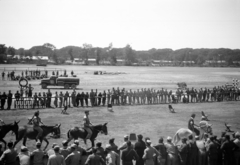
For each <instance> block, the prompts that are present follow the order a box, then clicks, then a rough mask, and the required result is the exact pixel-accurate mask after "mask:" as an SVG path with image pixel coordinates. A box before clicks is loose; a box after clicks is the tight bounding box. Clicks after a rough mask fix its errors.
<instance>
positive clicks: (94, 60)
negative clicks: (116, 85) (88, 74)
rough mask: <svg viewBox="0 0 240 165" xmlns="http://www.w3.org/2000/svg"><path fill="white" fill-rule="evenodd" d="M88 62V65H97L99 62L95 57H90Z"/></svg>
mask: <svg viewBox="0 0 240 165" xmlns="http://www.w3.org/2000/svg"><path fill="white" fill-rule="evenodd" d="M87 63H88V65H96V64H97V62H96V59H95V58H89V59H88V60H87Z"/></svg>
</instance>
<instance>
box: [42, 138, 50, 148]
mask: <svg viewBox="0 0 240 165" xmlns="http://www.w3.org/2000/svg"><path fill="white" fill-rule="evenodd" d="M43 140H44V141H45V142H46V143H47V145H46V147H45V148H44V149H43V150H46V148H47V147H48V144H49V142H48V140H47V139H46V138H43Z"/></svg>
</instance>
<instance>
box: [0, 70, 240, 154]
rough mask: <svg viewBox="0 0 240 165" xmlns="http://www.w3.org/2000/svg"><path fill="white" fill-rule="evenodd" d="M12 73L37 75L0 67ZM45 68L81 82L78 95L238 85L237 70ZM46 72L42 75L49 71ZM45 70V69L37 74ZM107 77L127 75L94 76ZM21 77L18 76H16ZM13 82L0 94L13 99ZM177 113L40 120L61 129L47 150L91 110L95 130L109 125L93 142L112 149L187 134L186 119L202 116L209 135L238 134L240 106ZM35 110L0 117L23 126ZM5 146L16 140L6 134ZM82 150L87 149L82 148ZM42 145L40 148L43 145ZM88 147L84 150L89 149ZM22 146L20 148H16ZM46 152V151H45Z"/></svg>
mask: <svg viewBox="0 0 240 165" xmlns="http://www.w3.org/2000/svg"><path fill="white" fill-rule="evenodd" d="M4 67H5V70H11V69H14V67H16V69H17V70H20V69H19V68H22V69H23V70H25V69H26V68H28V67H30V68H31V67H32V68H34V69H36V66H33V65H32V66H26V65H16V66H13V65H1V66H0V72H2V70H3V68H4ZM47 68H59V69H60V68H66V69H67V71H68V73H70V72H71V70H73V71H74V73H75V74H76V75H77V76H78V77H79V78H80V79H81V85H80V86H79V87H78V89H77V90H79V91H90V89H98V91H101V90H107V89H111V88H112V87H115V88H116V87H120V88H123V87H124V88H126V89H127V90H128V89H133V90H136V89H140V88H154V89H160V88H162V87H163V88H168V89H174V90H175V89H176V88H177V85H176V83H177V82H182V81H184V82H186V83H187V85H188V87H196V88H200V87H213V86H218V85H223V84H225V83H231V82H232V78H237V79H240V69H239V68H181V67H178V68H177V67H113V66H54V65H52V66H51V65H50V66H48V67H47ZM47 68H46V69H47ZM41 69H43V68H41ZM97 70H99V71H107V72H125V73H126V74H119V75H93V72H94V71H97ZM16 72H17V73H19V72H18V71H16ZM30 83H31V84H32V86H33V87H34V92H40V91H41V92H43V91H46V90H42V89H41V88H40V86H39V85H38V84H39V83H40V80H34V81H30ZM18 89H19V88H18V82H16V81H0V91H1V92H3V91H5V92H7V91H8V90H12V91H13V92H14V93H15V91H16V90H18ZM60 90H62V91H64V92H65V90H64V89H61V88H55V89H53V88H52V89H51V91H52V92H55V91H60ZM173 107H174V108H175V110H176V111H177V113H175V114H172V113H169V111H168V105H167V104H161V105H141V106H114V107H113V110H114V112H109V111H107V108H106V107H94V108H70V109H68V113H69V115H62V114H60V111H61V110H60V109H59V108H57V109H40V116H41V118H42V121H43V122H44V123H45V124H46V125H55V124H59V123H61V133H62V134H61V138H60V139H49V141H50V145H49V147H51V144H52V143H53V142H57V143H58V144H61V142H62V141H63V139H66V138H67V135H66V133H67V131H68V129H70V128H72V127H74V126H80V125H82V118H83V115H84V110H86V109H88V110H90V119H91V121H92V123H94V124H103V123H105V122H108V135H107V136H105V135H99V136H98V138H97V141H101V142H103V145H104V146H105V144H106V143H107V142H108V140H109V139H110V138H112V137H114V138H115V139H116V140H115V142H116V144H117V145H120V144H122V142H123V136H124V135H126V134H128V135H129V134H130V133H136V134H139V133H141V134H142V135H143V136H144V137H150V138H151V140H152V141H153V143H154V144H156V143H157V141H158V138H159V137H160V136H163V137H164V138H166V137H167V136H173V135H174V134H175V132H176V131H177V130H178V129H179V128H186V127H187V121H188V119H189V116H190V115H191V114H192V113H193V112H194V113H196V123H198V122H199V121H200V119H201V111H204V112H205V113H206V114H207V115H209V119H210V120H211V121H210V123H211V124H213V126H212V127H213V133H214V134H216V135H220V133H221V132H222V131H224V129H225V127H224V123H225V122H227V123H229V124H231V125H232V129H233V130H234V131H237V130H238V131H239V130H240V120H239V117H240V110H239V107H240V102H239V101H237V102H233V101H231V102H216V103H191V104H173ZM34 111H35V110H10V111H0V118H2V119H4V121H5V122H6V123H10V122H12V121H13V120H20V125H21V126H23V125H26V123H27V118H28V117H31V116H32V114H33V112H34ZM6 140H13V141H14V140H15V138H14V136H12V135H11V134H10V133H9V134H8V135H7V137H6ZM81 144H82V145H83V147H86V146H85V145H84V144H83V143H81ZM27 145H28V147H30V148H32V147H34V141H28V142H27ZM43 145H44V144H43ZM90 145H91V144H90V142H89V143H88V147H90ZM20 146H21V142H20V143H19V144H18V145H17V148H18V149H19V147H20ZM49 147H48V148H49Z"/></svg>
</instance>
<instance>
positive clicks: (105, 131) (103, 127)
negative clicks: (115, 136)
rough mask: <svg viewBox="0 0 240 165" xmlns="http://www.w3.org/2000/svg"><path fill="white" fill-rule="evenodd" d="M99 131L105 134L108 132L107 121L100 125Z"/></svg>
mask: <svg viewBox="0 0 240 165" xmlns="http://www.w3.org/2000/svg"><path fill="white" fill-rule="evenodd" d="M101 133H103V134H105V135H107V134H108V129H107V123H105V124H103V125H102V129H101Z"/></svg>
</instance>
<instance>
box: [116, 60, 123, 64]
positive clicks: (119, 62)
mask: <svg viewBox="0 0 240 165" xmlns="http://www.w3.org/2000/svg"><path fill="white" fill-rule="evenodd" d="M116 64H117V65H125V60H124V59H117V63H116Z"/></svg>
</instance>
